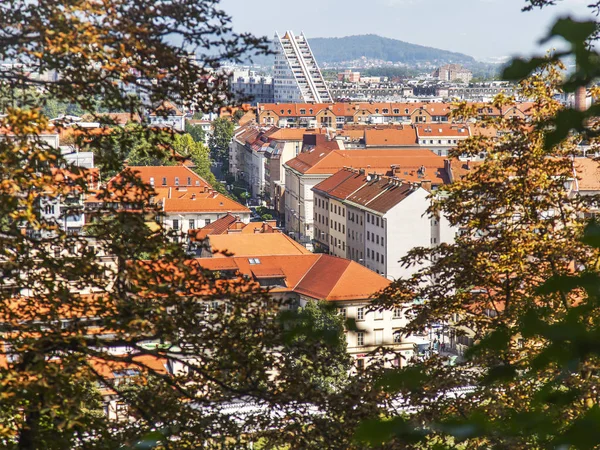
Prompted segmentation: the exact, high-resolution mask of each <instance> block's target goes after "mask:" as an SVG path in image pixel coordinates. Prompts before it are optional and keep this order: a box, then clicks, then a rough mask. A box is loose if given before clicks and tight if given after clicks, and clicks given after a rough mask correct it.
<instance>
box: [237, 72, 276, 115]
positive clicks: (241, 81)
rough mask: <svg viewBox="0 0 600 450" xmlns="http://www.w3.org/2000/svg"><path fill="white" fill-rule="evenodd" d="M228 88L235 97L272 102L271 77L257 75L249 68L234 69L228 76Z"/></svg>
mask: <svg viewBox="0 0 600 450" xmlns="http://www.w3.org/2000/svg"><path fill="white" fill-rule="evenodd" d="M229 89H230V91H231V93H232V94H233V95H234V97H235V99H236V100H238V101H243V102H250V103H251V104H252V106H256V105H257V103H273V101H274V100H275V99H274V97H273V78H272V77H267V76H260V75H257V74H256V72H253V71H250V70H234V71H233V72H232V73H231V75H230V77H229Z"/></svg>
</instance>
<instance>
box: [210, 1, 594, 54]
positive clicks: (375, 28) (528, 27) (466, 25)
mask: <svg viewBox="0 0 600 450" xmlns="http://www.w3.org/2000/svg"><path fill="white" fill-rule="evenodd" d="M588 4H589V0H564V1H561V2H559V4H558V5H556V6H553V7H547V8H545V9H543V10H537V9H536V10H534V11H531V12H521V8H522V7H523V6H525V1H524V0H454V1H452V0H371V1H370V2H367V3H365V2H364V1H362V0H344V1H341V0H304V1H303V2H281V1H275V0H261V1H260V2H259V4H257V6H256V7H253V4H252V3H249V2H248V0H222V3H221V6H222V8H223V10H225V11H226V12H227V13H228V14H230V15H231V16H232V17H233V27H234V30H235V31H237V32H251V33H254V34H256V35H266V36H268V37H269V38H272V37H273V35H274V33H275V31H279V32H282V31H285V30H288V29H291V30H294V31H295V32H296V33H300V32H302V31H303V32H304V33H305V34H306V36H307V37H308V38H309V39H311V38H317V37H343V36H351V35H361V34H377V35H379V36H383V37H388V38H392V39H399V40H401V41H405V42H410V43H411V44H418V45H424V46H427V47H435V48H439V49H443V50H450V51H455V52H460V53H465V54H467V55H470V56H473V57H475V58H476V59H478V60H491V59H495V58H502V57H510V56H514V55H531V54H533V53H540V52H543V51H545V50H546V49H548V48H551V47H552V46H556V45H558V43H556V42H550V43H548V44H546V45H544V46H543V47H540V46H539V45H538V41H539V40H540V39H541V38H543V37H545V36H546V34H547V32H548V30H549V28H550V26H551V25H552V24H553V23H554V21H555V20H556V19H557V18H558V17H562V16H566V15H572V16H573V17H576V18H579V19H581V18H591V17H592V14H591V13H590V11H589V9H588V8H587V5H588Z"/></svg>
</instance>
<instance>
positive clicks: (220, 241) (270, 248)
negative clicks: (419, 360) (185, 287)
mask: <svg viewBox="0 0 600 450" xmlns="http://www.w3.org/2000/svg"><path fill="white" fill-rule="evenodd" d="M208 242H209V245H210V248H211V249H212V250H213V251H227V252H229V253H233V254H234V255H235V256H266V255H306V254H310V252H309V251H308V250H307V249H306V248H304V247H303V246H302V245H301V244H299V243H298V242H296V241H294V240H293V239H291V238H290V237H289V236H287V235H285V234H283V233H253V234H248V233H232V234H220V235H210V236H208ZM215 256H216V257H224V255H222V254H218V253H217V254H215Z"/></svg>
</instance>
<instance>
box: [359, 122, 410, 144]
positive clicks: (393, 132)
mask: <svg viewBox="0 0 600 450" xmlns="http://www.w3.org/2000/svg"><path fill="white" fill-rule="evenodd" d="M365 145H366V146H367V147H386V146H400V145H408V146H410V145H412V146H414V145H417V133H416V132H415V128H414V127H412V126H411V125H408V126H402V125H400V126H398V127H394V128H377V127H373V128H366V129H365Z"/></svg>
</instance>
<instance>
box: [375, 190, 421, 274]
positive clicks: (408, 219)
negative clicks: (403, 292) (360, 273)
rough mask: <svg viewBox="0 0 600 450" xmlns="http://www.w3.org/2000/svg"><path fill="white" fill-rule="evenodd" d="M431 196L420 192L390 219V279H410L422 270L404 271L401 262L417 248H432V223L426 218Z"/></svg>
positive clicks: (388, 223)
mask: <svg viewBox="0 0 600 450" xmlns="http://www.w3.org/2000/svg"><path fill="white" fill-rule="evenodd" d="M428 195H429V193H428V192H427V191H426V190H425V189H423V188H418V189H417V190H416V191H415V192H413V193H412V194H410V195H409V196H408V197H407V198H405V199H404V200H402V201H401V202H400V203H399V204H398V205H396V206H395V207H394V208H392V209H391V210H389V211H388V212H387V213H386V215H385V219H386V253H387V255H386V256H387V258H386V259H387V261H386V265H387V273H386V276H387V277H389V278H393V279H398V278H400V277H405V278H406V277H410V276H411V275H412V274H413V273H415V272H417V271H418V270H419V267H416V266H412V267H408V268H406V267H402V266H401V264H400V263H399V262H398V261H399V260H400V259H401V258H402V257H404V256H405V255H406V254H407V253H408V251H409V250H411V249H412V248H414V247H429V246H430V245H431V222H430V218H429V216H428V215H427V214H426V211H427V208H428V206H429V200H428V199H427V197H428Z"/></svg>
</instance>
